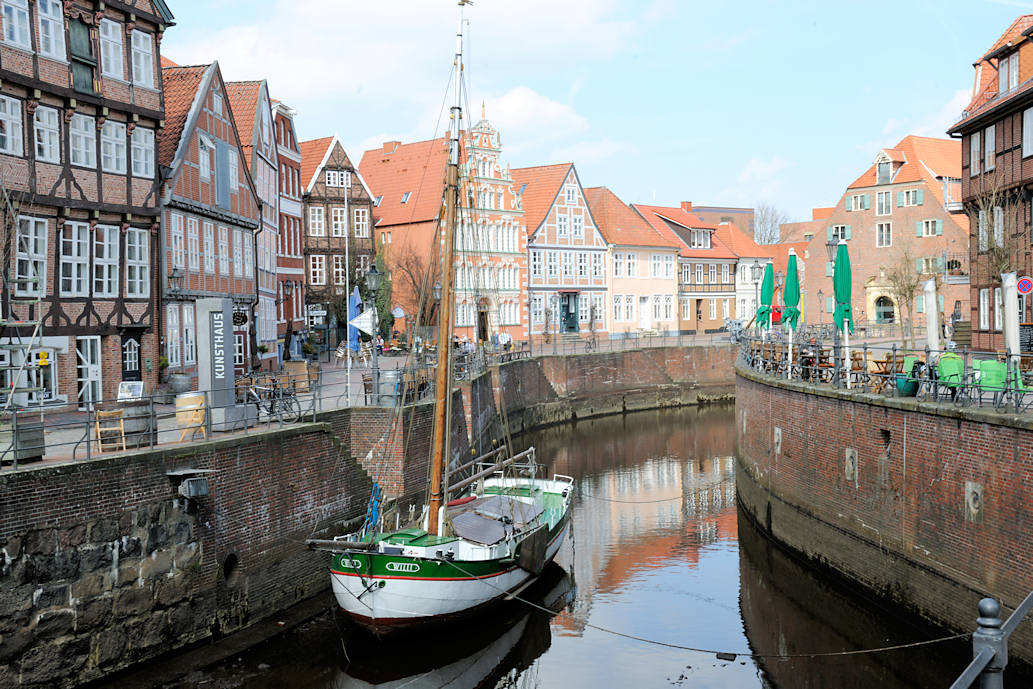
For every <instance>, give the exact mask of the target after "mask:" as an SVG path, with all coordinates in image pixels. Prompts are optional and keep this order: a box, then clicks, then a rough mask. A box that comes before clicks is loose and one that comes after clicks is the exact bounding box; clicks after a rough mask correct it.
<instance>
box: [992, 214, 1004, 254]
mask: <svg viewBox="0 0 1033 689" xmlns="http://www.w3.org/2000/svg"><path fill="white" fill-rule="evenodd" d="M994 245H995V246H999V247H1003V246H1004V209H1003V208H1001V207H1000V206H994Z"/></svg>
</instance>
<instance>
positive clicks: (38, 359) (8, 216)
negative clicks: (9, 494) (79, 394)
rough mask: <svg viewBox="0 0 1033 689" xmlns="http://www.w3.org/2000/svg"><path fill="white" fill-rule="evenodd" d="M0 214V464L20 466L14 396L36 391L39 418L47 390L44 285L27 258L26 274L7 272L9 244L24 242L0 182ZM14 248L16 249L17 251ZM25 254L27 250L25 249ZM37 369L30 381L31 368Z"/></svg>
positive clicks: (14, 208) (13, 207) (12, 205)
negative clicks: (0, 221)
mask: <svg viewBox="0 0 1033 689" xmlns="http://www.w3.org/2000/svg"><path fill="white" fill-rule="evenodd" d="M0 200H2V203H3V205H2V206H0V213H2V214H3V216H4V245H3V252H4V258H3V260H4V264H3V294H2V303H0V353H2V355H0V362H2V363H0V374H2V375H0V400H2V405H0V467H2V465H3V463H4V462H7V461H12V463H13V466H14V467H15V468H17V466H18V452H17V450H18V449H19V448H18V439H17V437H16V436H17V426H18V417H17V415H18V413H19V411H25V409H24V407H22V408H20V407H21V405H19V404H17V403H16V396H17V395H30V394H35V396H36V402H38V406H39V420H40V423H42V422H43V401H44V395H43V394H42V393H43V392H44V391H45V390H46V389H47V388H46V387H45V386H44V385H42V384H41V383H42V381H41V380H40V378H41V377H42V373H43V369H45V368H47V367H48V366H50V365H52V363H51V362H50V361H49V358H48V357H47V355H46V353H42V355H41V351H42V350H41V349H40V345H41V344H42V338H43V296H44V294H45V293H46V288H47V286H46V284H44V283H43V279H42V276H41V275H40V274H39V273H38V272H37V270H36V262H35V261H33V260H29V261H26V262H25V265H26V266H27V268H28V271H27V272H28V274H27V275H18V272H19V271H18V270H17V269H16V270H15V275H14V276H13V277H12V276H11V248H12V247H13V246H15V244H16V243H17V242H21V241H24V239H23V238H21V237H19V235H18V212H17V204H18V202H17V201H12V199H11V194H10V193H9V192H8V189H7V186H6V185H5V184H4V183H3V180H0ZM18 248H21V247H16V251H17V249H18ZM27 253H28V252H27ZM30 371H35V372H36V373H35V375H34V376H32V378H34V379H35V380H34V381H31V382H30V376H29V372H30Z"/></svg>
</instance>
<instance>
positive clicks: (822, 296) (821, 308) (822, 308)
mask: <svg viewBox="0 0 1033 689" xmlns="http://www.w3.org/2000/svg"><path fill="white" fill-rule="evenodd" d="M824 313H825V293H824V292H822V291H821V290H818V323H819V324H821V322H822V320H823V319H824V315H823V314H824Z"/></svg>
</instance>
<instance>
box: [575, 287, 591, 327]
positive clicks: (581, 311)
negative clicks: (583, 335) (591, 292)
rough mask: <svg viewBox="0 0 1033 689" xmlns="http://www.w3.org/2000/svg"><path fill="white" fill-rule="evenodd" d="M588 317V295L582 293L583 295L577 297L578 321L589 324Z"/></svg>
mask: <svg viewBox="0 0 1033 689" xmlns="http://www.w3.org/2000/svg"><path fill="white" fill-rule="evenodd" d="M588 316H589V306H588V295H587V294H585V293H584V292H582V293H581V294H579V295H577V319H578V320H579V321H581V322H582V323H587V322H588Z"/></svg>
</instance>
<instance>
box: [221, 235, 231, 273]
mask: <svg viewBox="0 0 1033 689" xmlns="http://www.w3.org/2000/svg"><path fill="white" fill-rule="evenodd" d="M219 272H220V273H222V274H223V275H229V274H230V231H229V228H228V227H226V226H225V225H219Z"/></svg>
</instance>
